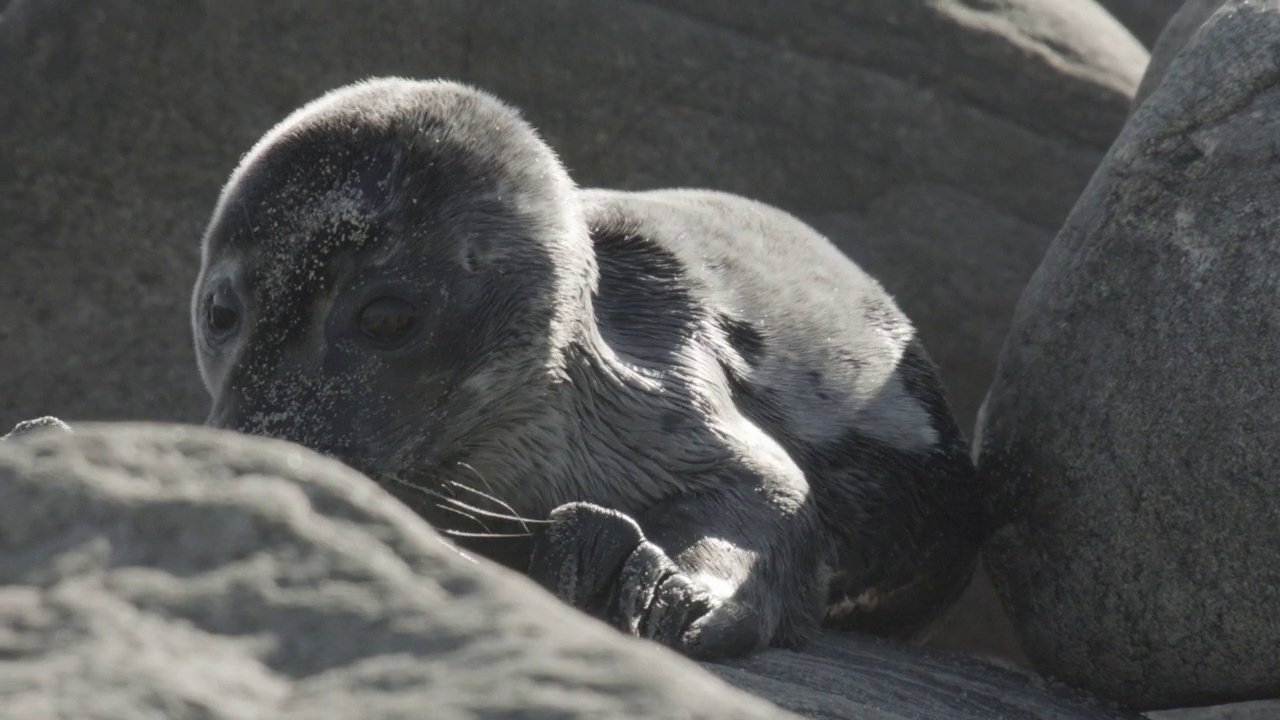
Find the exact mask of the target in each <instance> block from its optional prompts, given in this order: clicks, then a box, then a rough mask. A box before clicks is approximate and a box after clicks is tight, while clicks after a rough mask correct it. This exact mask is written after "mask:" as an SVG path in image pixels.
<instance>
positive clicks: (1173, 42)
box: [1133, 0, 1223, 108]
mask: <svg viewBox="0 0 1280 720" xmlns="http://www.w3.org/2000/svg"><path fill="white" fill-rule="evenodd" d="M1222 3H1223V0H1187V1H1186V3H1184V4H1183V5H1182V7H1181V8H1180V9H1179V10H1178V12H1177V13H1175V14H1174V16H1173V17H1172V18H1170V19H1169V22H1168V24H1167V25H1165V27H1164V31H1163V32H1161V33H1160V37H1159V39H1158V40H1156V44H1155V45H1154V46H1153V47H1152V48H1151V62H1149V63H1147V71H1146V72H1145V73H1143V75H1142V82H1141V83H1140V84H1139V85H1138V93H1137V94H1136V95H1134V97H1133V106H1134V107H1135V108H1136V107H1138V106H1139V105H1141V104H1142V102H1143V101H1144V100H1146V99H1147V97H1148V96H1149V95H1151V93H1152V91H1153V90H1155V89H1156V88H1157V87H1159V86H1160V83H1161V82H1163V81H1164V74H1165V72H1166V71H1167V70H1168V69H1169V63H1170V62H1172V61H1173V58H1174V57H1175V56H1177V54H1178V53H1179V52H1181V51H1182V48H1183V46H1184V45H1186V44H1187V42H1188V41H1189V40H1190V39H1191V37H1192V36H1193V35H1194V34H1195V33H1196V32H1197V31H1198V30H1199V29H1200V26H1201V25H1203V24H1204V21H1205V20H1208V19H1209V16H1210V15H1212V14H1213V13H1214V12H1216V11H1217V10H1218V8H1220V7H1222Z"/></svg>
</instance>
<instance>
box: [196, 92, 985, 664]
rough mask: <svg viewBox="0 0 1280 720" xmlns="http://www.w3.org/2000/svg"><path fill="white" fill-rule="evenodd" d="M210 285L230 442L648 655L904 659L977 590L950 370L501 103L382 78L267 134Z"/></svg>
mask: <svg viewBox="0 0 1280 720" xmlns="http://www.w3.org/2000/svg"><path fill="white" fill-rule="evenodd" d="M201 257H202V267H201V270H200V274H199V278H198V280H197V282H196V285H195V290H194V293H193V296H192V304H191V317H192V321H193V326H194V334H195V347H196V352H197V357H198V362H199V367H200V373H201V376H202V378H203V380H204V383H205V386H206V387H207V388H208V390H209V392H210V394H211V395H212V399H213V403H212V409H211V411H210V415H209V418H208V421H207V422H208V424H210V425H212V426H216V427H223V428H231V429H235V430H238V431H241V432H246V433H256V434H263V435H270V436H274V437H279V438H283V439H287V440H292V441H295V442H298V443H300V444H303V445H307V446H310V447H312V448H314V449H317V450H319V451H321V452H324V453H327V454H330V455H332V456H335V457H337V458H339V459H341V460H343V461H345V462H347V463H348V464H350V465H352V466H354V467H355V468H357V469H360V470H361V471H363V472H365V473H366V474H368V475H370V476H371V477H373V478H374V479H375V480H377V481H378V482H380V483H381V484H382V485H383V486H384V487H386V488H387V489H389V490H390V491H391V492H393V493H394V494H396V495H397V496H398V497H400V498H401V499H402V500H403V501H404V502H406V503H407V504H409V505H410V506H411V507H413V508H414V509H415V510H417V511H418V512H419V513H420V514H422V515H423V516H424V517H425V518H426V519H427V520H429V521H430V522H431V523H432V524H433V525H435V526H436V527H437V528H443V529H445V530H452V531H454V534H455V537H456V538H457V539H458V541H459V544H461V545H462V546H463V547H466V548H470V549H472V550H473V551H475V552H477V553H481V554H485V555H489V556H490V557H493V558H495V559H498V560H500V561H501V562H505V563H506V564H508V565H510V566H512V567H515V568H518V569H520V570H523V571H526V572H528V573H529V574H530V575H531V576H533V577H534V578H535V579H537V580H538V581H539V582H541V583H542V584H543V585H545V586H546V587H548V588H549V589H550V590H551V591H553V592H554V593H556V594H557V595H558V596H559V597H561V598H562V599H564V600H565V601H567V602H569V603H572V604H573V605H574V606H576V607H578V608H580V609H583V610H585V611H587V612H589V613H591V614H593V615H596V616H597V617H601V618H603V619H605V620H607V621H609V622H611V623H612V624H614V625H615V626H617V627H619V628H620V629H623V630H624V631H627V632H630V633H632V634H635V635H639V636H642V637H648V638H652V639H654V640H657V641H659V642H661V643H663V644H665V645H668V646H670V647H673V648H675V649H677V650H679V651H681V652H683V653H685V654H687V655H689V656H692V657H696V658H704V659H708V658H721V657H728V656H733V655H739V654H742V653H746V652H749V651H751V650H754V649H756V648H760V647H762V646H764V645H766V644H773V645H778V646H790V647H794V646H798V645H800V644H801V643H803V641H804V640H805V639H806V638H807V637H808V636H809V635H810V634H811V633H812V632H814V630H815V629H816V628H818V627H819V626H820V625H821V624H824V623H825V624H826V625H828V626H833V627H839V628H844V629H854V630H863V631H867V632H871V633H875V634H879V635H885V636H891V637H898V638H908V637H913V636H915V635H916V634H917V633H919V632H920V631H921V630H922V629H924V628H926V627H927V626H928V625H929V624H930V622H931V621H933V620H934V619H936V618H937V617H938V616H939V614H940V613H941V612H942V611H943V610H944V609H945V608H946V607H947V606H948V605H950V604H951V602H952V601H953V600H954V599H955V598H956V597H957V596H958V595H959V593H960V592H961V590H963V588H964V587H965V585H966V584H967V582H968V579H969V577H970V575H971V573H972V569H973V566H974V561H975V556H976V549H977V545H978V542H979V540H980V538H981V534H982V527H981V523H980V522H979V517H980V512H979V508H980V493H979V486H978V483H977V482H976V479H975V472H974V468H973V465H972V463H971V461H970V459H969V453H968V448H967V444H966V442H965V440H964V437H963V435H962V433H961V432H960V431H959V429H958V428H957V426H956V423H955V422H954V420H953V418H952V415H951V411H950V408H949V405H948V402H947V400H946V397H945V393H944V389H943V387H942V385H941V383H940V381H939V378H938V375H937V372H936V368H935V367H934V365H933V364H932V362H931V361H930V359H929V358H928V356H927V355H926V353H925V350H924V349H923V347H922V346H921V344H920V341H919V340H918V339H917V337H916V335H915V332H914V330H913V328H912V326H911V324H910V322H909V321H908V320H907V318H906V317H905V316H904V315H903V313H902V312H901V311H900V310H899V309H898V307H897V306H896V305H895V304H894V302H893V300H892V298H890V296H889V295H888V294H887V293H886V292H885V291H884V289H883V288H882V287H881V286H880V285H879V284H878V283H877V282H876V281H875V280H873V279H872V278H871V277H869V276H868V275H866V274H865V273H864V272H862V271H861V270H860V269H859V268H858V267H857V266H856V265H855V264H854V263H853V262H851V261H850V260H849V259H847V258H846V257H845V256H844V255H843V254H842V253H841V252H840V251H839V250H837V249H836V248H835V247H834V246H833V245H832V244H831V243H830V242H829V241H828V240H827V239H825V238H824V237H822V236H821V235H819V234H818V233H817V232H815V231H814V230H813V229H811V228H810V227H808V226H807V225H805V224H804V223H802V222H801V221H799V220H798V219H796V218H794V217H792V216H791V215H788V214H786V213H785V212H783V211H781V210H778V209H775V208H773V207H770V206H767V205H764V204H762V203H759V202H755V201H752V200H748V199H745V198H742V197H738V196H734V195H729V194H725V193H720V192H714V191H707V190H659V191H648V192H619V191H609V190H588V189H580V188H577V187H576V186H575V185H574V183H573V182H572V181H571V180H570V178H569V175H568V174H567V172H566V170H565V169H564V167H563V166H562V165H561V163H560V162H559V160H558V158H557V157H556V155H555V154H554V153H553V152H552V150H551V149H550V148H549V147H548V146H547V144H546V143H544V142H543V141H542V140H541V139H540V138H539V136H538V135H537V133H536V132H535V130H534V129H533V128H532V127H531V126H530V125H529V124H528V123H526V122H525V121H524V120H523V119H522V117H521V116H520V114H519V113H518V112H517V111H516V110H514V109H513V108H511V107H509V106H507V105H506V104H504V103H503V102H501V101H500V100H498V99H496V98H495V97H493V96H491V95H489V94H487V93H485V92H483V91H480V90H477V89H474V88H471V87H468V86H465V85H462V84H457V83H453V82H448V81H429V82H423V81H413V80H408V79H401V78H384V79H376V80H370V81H365V82H360V83H356V84H354V85H350V86H347V87H344V88H340V89H337V90H335V91H332V92H330V93H329V94H327V95H325V96H323V97H321V98H319V99H317V100H315V101H313V102H311V103H310V104H308V105H306V106H304V107H302V108H301V109H299V110H297V111H295V112H294V113H293V114H292V115H290V116H289V117H288V118H286V119H285V120H284V121H282V122H281V123H280V124H279V125H277V126H276V127H275V128H273V129H272V130H270V131H269V132H268V133H267V134H266V135H265V136H264V137H263V138H262V139H261V140H260V141H259V142H258V143H257V144H256V145H255V146H254V147H253V148H252V149H251V150H250V151H249V152H248V153H247V154H246V155H245V156H244V157H243V158H242V160H241V162H240V164H239V166H238V167H237V168H236V169H235V171H234V172H233V174H232V175H231V177H230V179H229V181H228V182H227V184H226V186H225V187H224V188H223V191H222V194H221V196H220V197H219V199H218V202H217V205H216V207H215V209H214V212H213V216H212V219H211V220H210V223H209V225H208V228H207V230H206V232H205V235H204V238H203V243H202V251H201ZM483 498H488V499H489V500H491V501H492V502H493V503H499V504H498V505H495V504H487V501H486V500H484V499H483ZM539 521H540V522H539ZM459 523H462V525H459ZM470 523H474V525H469V524H470ZM468 527H470V528H471V529H472V530H474V531H475V532H474V533H471V534H474V535H475V537H468V535H469V533H468V531H467V528H468Z"/></svg>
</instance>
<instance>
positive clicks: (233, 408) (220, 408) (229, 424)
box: [204, 393, 248, 432]
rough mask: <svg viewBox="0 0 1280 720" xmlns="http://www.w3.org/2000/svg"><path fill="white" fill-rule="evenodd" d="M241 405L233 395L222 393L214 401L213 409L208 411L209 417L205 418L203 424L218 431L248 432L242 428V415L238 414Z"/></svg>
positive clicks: (243, 422) (243, 419)
mask: <svg viewBox="0 0 1280 720" xmlns="http://www.w3.org/2000/svg"><path fill="white" fill-rule="evenodd" d="M242 405H243V403H241V402H240V401H239V400H237V399H236V398H235V397H234V394H233V393H223V394H222V395H220V396H219V397H217V398H215V399H214V401H213V407H212V408H211V409H210V410H209V416H208V417H207V418H205V421H204V424H205V425H206V426H207V427H211V428H217V429H219V430H235V431H236V432H248V431H247V430H246V429H245V428H244V425H245V416H244V413H242V412H240V408H241V406H242Z"/></svg>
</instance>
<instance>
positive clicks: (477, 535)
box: [436, 529, 533, 540]
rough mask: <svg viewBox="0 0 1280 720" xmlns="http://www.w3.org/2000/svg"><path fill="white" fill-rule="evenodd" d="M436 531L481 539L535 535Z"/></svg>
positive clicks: (529, 534)
mask: <svg viewBox="0 0 1280 720" xmlns="http://www.w3.org/2000/svg"><path fill="white" fill-rule="evenodd" d="M436 532H438V533H440V534H442V535H450V536H452V537H465V538H477V539H481V540H487V539H495V540H500V539H507V538H528V537H533V535H532V534H531V533H472V532H465V531H463V530H448V529H440V530H437V531H436Z"/></svg>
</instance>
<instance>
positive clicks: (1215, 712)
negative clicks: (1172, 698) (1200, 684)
mask: <svg viewBox="0 0 1280 720" xmlns="http://www.w3.org/2000/svg"><path fill="white" fill-rule="evenodd" d="M1278 717H1280V699H1276V700H1262V701H1259V702H1248V703H1232V704H1230V705H1215V706H1212V707H1199V708H1184V709H1179V710H1162V711H1158V712H1152V713H1147V718H1148V720H1275V719H1276V718H1278Z"/></svg>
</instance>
